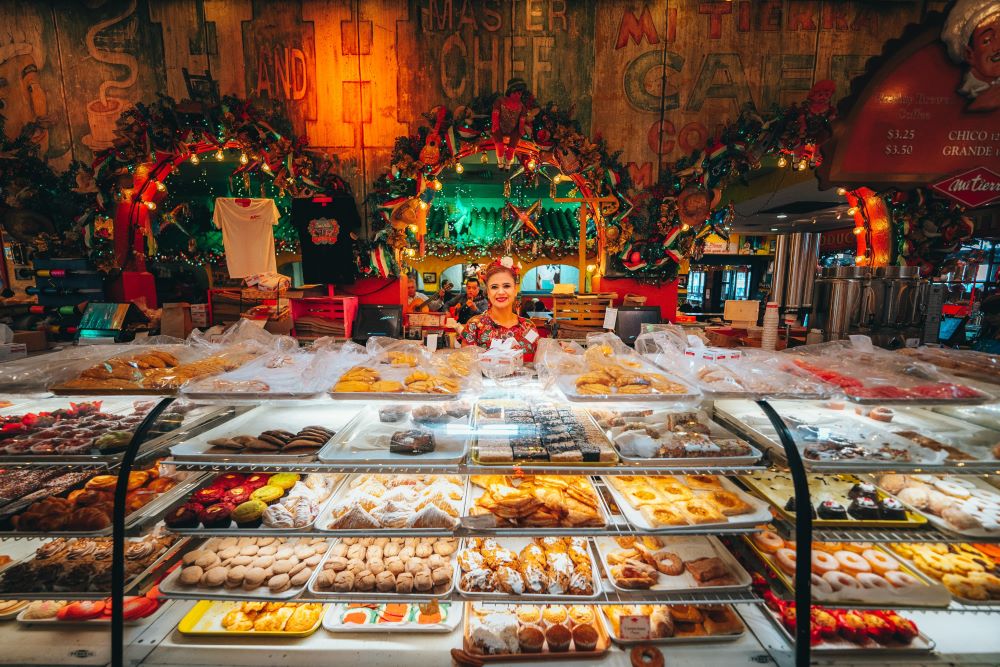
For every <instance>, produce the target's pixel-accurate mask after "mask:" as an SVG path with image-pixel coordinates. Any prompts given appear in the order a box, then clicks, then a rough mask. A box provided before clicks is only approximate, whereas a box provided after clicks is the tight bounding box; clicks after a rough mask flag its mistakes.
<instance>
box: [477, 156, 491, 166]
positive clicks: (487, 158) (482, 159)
mask: <svg viewBox="0 0 1000 667" xmlns="http://www.w3.org/2000/svg"><path fill="white" fill-rule="evenodd" d="M479 163H480V164H489V163H490V156H489V155H487V154H486V153H483V154H482V155H481V156H479Z"/></svg>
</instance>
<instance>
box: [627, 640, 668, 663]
mask: <svg viewBox="0 0 1000 667" xmlns="http://www.w3.org/2000/svg"><path fill="white" fill-rule="evenodd" d="M629 659H630V660H631V661H632V667H663V654H662V653H660V649H658V648H656V647H655V646H649V645H648V644H647V645H642V644H640V645H639V646H634V647H632V652H631V653H630V654H629Z"/></svg>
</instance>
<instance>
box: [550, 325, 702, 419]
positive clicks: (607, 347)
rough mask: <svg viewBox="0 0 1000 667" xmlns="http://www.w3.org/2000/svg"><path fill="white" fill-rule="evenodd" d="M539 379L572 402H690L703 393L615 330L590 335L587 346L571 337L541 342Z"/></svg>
mask: <svg viewBox="0 0 1000 667" xmlns="http://www.w3.org/2000/svg"><path fill="white" fill-rule="evenodd" d="M535 366H536V368H537V370H538V375H539V379H541V380H542V381H543V382H544V383H545V384H547V385H551V384H555V385H556V387H558V388H559V390H560V391H561V392H562V393H563V395H565V396H566V398H567V399H568V400H570V401H627V402H635V401H643V402H647V401H673V402H690V401H694V400H696V399H698V398H699V397H700V396H701V394H700V392H699V391H698V390H697V389H695V388H694V387H692V386H690V385H689V384H687V383H686V382H684V381H683V380H681V379H680V378H677V377H676V376H673V375H671V374H669V373H665V372H664V371H662V370H661V369H659V368H657V367H655V366H653V365H652V364H651V363H650V362H649V361H646V360H645V359H644V358H643V357H641V356H640V355H638V354H636V353H635V351H634V350H632V349H631V348H629V347H628V346H627V345H625V343H623V342H622V340H621V339H620V338H618V337H617V336H615V335H614V334H610V333H600V334H590V335H589V336H587V349H586V350H583V348H582V347H580V345H578V344H576V343H573V344H567V343H566V342H565V341H559V340H553V339H543V340H541V341H539V344H538V352H537V354H536V357H535Z"/></svg>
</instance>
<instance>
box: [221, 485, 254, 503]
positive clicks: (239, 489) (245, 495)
mask: <svg viewBox="0 0 1000 667" xmlns="http://www.w3.org/2000/svg"><path fill="white" fill-rule="evenodd" d="M252 491H253V489H251V488H250V487H248V486H245V485H242V484H241V485H240V486H234V487H232V488H231V489H229V490H227V491H226V492H225V493H224V494H222V499H223V500H225V501H226V502H228V503H232V504H233V505H239V504H240V503H245V502H246V501H248V500H250V493H251V492H252Z"/></svg>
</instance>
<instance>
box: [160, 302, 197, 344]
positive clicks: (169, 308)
mask: <svg viewBox="0 0 1000 667" xmlns="http://www.w3.org/2000/svg"><path fill="white" fill-rule="evenodd" d="M193 328H194V325H193V324H192V323H191V304H190V303H186V302H179V303H165V304H163V314H162V315H161V316H160V334H162V335H164V336H173V337H174V338H187V337H188V334H189V333H191V329H193Z"/></svg>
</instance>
